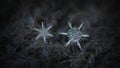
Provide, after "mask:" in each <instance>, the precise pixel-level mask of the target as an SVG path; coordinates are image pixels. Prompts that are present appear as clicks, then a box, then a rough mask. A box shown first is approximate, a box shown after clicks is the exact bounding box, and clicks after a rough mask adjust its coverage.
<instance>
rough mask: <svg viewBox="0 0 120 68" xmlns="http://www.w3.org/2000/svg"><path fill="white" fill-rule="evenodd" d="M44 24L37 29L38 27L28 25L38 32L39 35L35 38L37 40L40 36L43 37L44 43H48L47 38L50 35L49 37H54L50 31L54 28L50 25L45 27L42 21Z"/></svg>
mask: <svg viewBox="0 0 120 68" xmlns="http://www.w3.org/2000/svg"><path fill="white" fill-rule="evenodd" d="M41 24H42V27H41V29H37V28H32V27H31V26H27V27H29V28H30V29H32V30H35V31H37V32H38V36H37V37H36V38H35V40H37V39H39V38H40V37H42V38H43V41H44V43H46V42H47V41H46V38H47V37H48V36H49V37H53V35H52V34H50V33H49V32H48V31H49V30H50V29H51V28H52V26H49V27H48V28H45V26H44V24H43V22H42V23H41Z"/></svg>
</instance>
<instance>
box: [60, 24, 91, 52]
mask: <svg viewBox="0 0 120 68" xmlns="http://www.w3.org/2000/svg"><path fill="white" fill-rule="evenodd" d="M68 25H69V27H70V29H69V30H68V31H67V32H66V33H64V32H61V33H60V34H62V35H67V37H68V39H69V41H68V42H67V43H66V46H68V45H69V44H70V43H77V45H78V46H79V48H80V50H81V51H82V48H81V45H80V43H79V40H80V39H81V38H82V37H89V35H87V34H83V33H82V32H81V31H80V29H81V28H82V26H83V23H82V24H81V25H80V26H79V27H78V28H76V27H72V24H71V23H70V22H68Z"/></svg>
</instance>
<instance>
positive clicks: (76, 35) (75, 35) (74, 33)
mask: <svg viewBox="0 0 120 68" xmlns="http://www.w3.org/2000/svg"><path fill="white" fill-rule="evenodd" d="M67 34H68V38H69V39H73V40H74V42H75V41H79V39H80V38H81V35H82V34H81V32H80V30H79V29H78V28H76V27H73V28H71V29H69V30H68V32H67Z"/></svg>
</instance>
